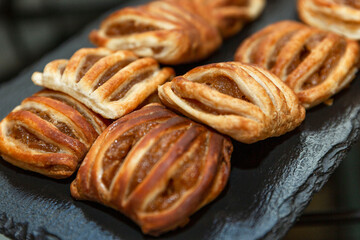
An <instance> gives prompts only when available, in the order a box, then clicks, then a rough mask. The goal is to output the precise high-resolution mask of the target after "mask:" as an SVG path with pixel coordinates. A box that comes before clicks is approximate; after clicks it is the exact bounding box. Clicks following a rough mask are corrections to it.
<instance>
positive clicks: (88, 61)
mask: <svg viewBox="0 0 360 240" xmlns="http://www.w3.org/2000/svg"><path fill="white" fill-rule="evenodd" d="M103 57H104V56H98V55H88V56H86V58H85V61H84V63H83V65H82V66H81V67H80V70H79V73H78V75H77V78H76V82H79V81H80V79H81V78H82V77H83V76H84V75H85V74H86V73H87V71H89V69H90V68H91V67H92V66H93V65H94V64H95V63H96V62H97V61H99V60H100V59H101V58H103Z"/></svg>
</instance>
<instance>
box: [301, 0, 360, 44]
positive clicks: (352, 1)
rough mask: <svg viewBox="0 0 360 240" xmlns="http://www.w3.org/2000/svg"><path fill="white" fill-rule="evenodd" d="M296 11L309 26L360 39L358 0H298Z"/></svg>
mask: <svg viewBox="0 0 360 240" xmlns="http://www.w3.org/2000/svg"><path fill="white" fill-rule="evenodd" d="M298 12H299V16H300V18H301V20H302V21H304V22H305V23H307V24H309V25H311V26H314V27H318V28H321V29H324V30H328V31H332V32H335V33H337V34H342V35H344V36H346V37H348V38H350V39H355V40H360V1H359V0H298Z"/></svg>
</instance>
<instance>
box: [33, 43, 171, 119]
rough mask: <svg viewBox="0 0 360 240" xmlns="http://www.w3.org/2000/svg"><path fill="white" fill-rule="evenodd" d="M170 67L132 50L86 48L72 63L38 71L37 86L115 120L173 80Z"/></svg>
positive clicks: (52, 64) (56, 63) (62, 61)
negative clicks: (66, 95)
mask: <svg viewBox="0 0 360 240" xmlns="http://www.w3.org/2000/svg"><path fill="white" fill-rule="evenodd" d="M173 75H174V71H173V70H172V69H171V68H160V67H159V64H158V63H157V62H156V60H154V59H153V58H138V57H137V56H135V54H133V53H132V52H130V51H111V50H107V49H105V48H83V49H80V50H78V51H77V52H76V53H75V54H74V55H73V56H72V57H71V58H70V60H65V59H60V60H55V61H52V62H50V63H48V64H47V65H46V67H45V69H44V72H43V73H39V72H35V73H34V74H33V76H32V80H33V82H34V83H35V84H36V85H40V86H44V87H46V88H50V89H53V90H57V91H61V92H65V93H67V94H69V95H71V96H72V97H74V98H76V99H77V100H78V101H80V102H82V103H83V104H85V105H86V106H88V107H89V108H91V109H92V110H93V111H94V112H97V113H99V114H101V115H102V116H103V117H105V118H109V119H115V118H118V117H120V116H122V115H124V114H127V113H129V112H130V111H132V110H134V109H135V108H136V107H138V106H139V105H140V104H141V103H142V102H143V101H144V100H145V99H146V98H147V97H149V96H150V95H151V94H152V93H154V92H156V91H157V87H158V85H160V84H162V83H164V82H165V81H167V80H169V79H171V78H172V77H173Z"/></svg>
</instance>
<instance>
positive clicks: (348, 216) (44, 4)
mask: <svg viewBox="0 0 360 240" xmlns="http://www.w3.org/2000/svg"><path fill="white" fill-rule="evenodd" d="M119 2H120V1H119V0H101V1H97V0H61V1H59V0H0V49H1V50H0V87H1V83H3V82H5V81H10V80H11V79H12V78H13V77H15V76H16V75H17V74H19V72H21V71H22V70H23V69H24V68H26V67H27V66H29V65H31V64H32V63H34V62H36V61H37V60H38V59H39V58H40V57H41V56H43V55H44V54H46V53H47V52H49V51H50V50H52V49H54V48H56V47H57V46H59V45H60V44H61V43H62V42H64V41H66V40H67V39H68V38H69V37H71V36H72V35H74V34H75V33H76V32H77V31H79V30H81V29H82V28H83V27H84V26H85V25H86V24H87V23H89V22H91V21H92V20H94V19H96V18H98V17H99V16H100V15H101V14H102V13H103V12H105V11H107V10H109V9H111V8H114V7H115V6H116V5H117V4H119ZM359 161H360V145H359V144H356V145H355V146H354V147H353V148H352V150H351V151H350V153H349V155H348V157H347V159H345V160H344V161H343V162H342V163H341V165H340V166H339V168H338V169H337V170H336V172H335V173H334V174H333V175H332V177H331V178H330V180H329V182H328V183H327V184H326V185H325V186H324V188H323V189H322V190H321V191H320V192H319V193H317V194H315V195H314V198H313V200H312V202H311V203H310V205H309V206H308V208H307V209H306V211H305V214H304V215H303V216H302V217H301V218H300V220H299V221H298V222H297V224H296V225H295V226H294V227H293V228H292V229H291V230H290V231H289V233H288V234H287V235H286V236H285V239H360V224H359V223H360V221H359V220H360V212H358V211H357V210H358V209H360V190H359V189H360V188H359V186H360V162H359ZM1 237H2V236H1V235H0V239H1Z"/></svg>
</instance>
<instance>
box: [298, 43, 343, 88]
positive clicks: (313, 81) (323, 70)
mask: <svg viewBox="0 0 360 240" xmlns="http://www.w3.org/2000/svg"><path fill="white" fill-rule="evenodd" d="M345 48H346V41H345V40H340V41H339V43H338V44H337V45H336V46H335V47H334V48H332V50H331V52H330V53H329V55H328V56H327V58H326V59H325V61H324V62H323V64H322V66H321V67H320V68H319V70H318V71H317V72H315V73H313V74H312V75H311V76H310V77H309V78H308V79H307V80H306V81H305V82H304V84H303V86H302V89H303V90H306V89H309V88H312V87H314V86H316V85H319V84H320V83H322V82H324V81H325V80H326V78H327V77H328V76H329V74H330V73H331V72H332V70H333V69H334V68H335V67H336V65H337V64H338V62H339V59H340V58H341V56H342V55H343V54H344V52H345Z"/></svg>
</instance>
